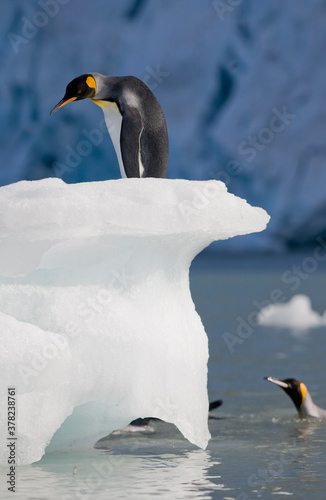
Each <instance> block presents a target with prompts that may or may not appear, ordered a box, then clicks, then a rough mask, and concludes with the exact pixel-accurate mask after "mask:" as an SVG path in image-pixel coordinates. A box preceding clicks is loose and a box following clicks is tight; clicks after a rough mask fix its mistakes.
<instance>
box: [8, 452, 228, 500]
mask: <svg viewBox="0 0 326 500" xmlns="http://www.w3.org/2000/svg"><path fill="white" fill-rule="evenodd" d="M219 463H220V462H219V461H218V460H215V459H213V458H212V457H211V454H210V452H209V451H203V450H198V449H196V450H190V451H187V452H184V453H182V454H181V455H180V454H173V453H167V454H164V455H148V456H139V455H131V454H127V455H116V454H113V453H110V452H109V453H108V452H103V451H95V450H91V453H90V450H87V452H86V451H85V452H80V453H78V454H77V453H62V452H60V453H51V454H48V455H47V456H45V457H44V459H42V460H41V461H40V462H38V463H37V464H35V465H34V466H26V467H21V468H20V469H19V480H18V488H17V492H16V495H15V499H24V500H29V499H32V498H33V499H37V498H40V499H41V498H47V499H49V500H52V499H56V500H57V499H58V498H60V500H68V499H69V500H72V499H79V498H83V499H88V498H89V499H91V498H92V499H93V498H95V497H96V498H97V499H98V500H102V499H103V500H104V499H105V500H107V498H108V493H109V497H110V498H119V499H123V498H128V499H129V500H131V499H138V498H139V499H142V500H143V499H145V498H149V497H151V496H153V495H156V496H159V497H160V499H165V498H166V499H169V500H171V499H176V498H178V499H183V498H184V499H192V498H196V499H204V498H205V499H213V498H214V496H213V492H215V491H217V490H219V491H221V490H222V491H226V490H227V488H225V487H224V485H223V484H222V483H221V478H220V476H219V475H218V474H216V472H214V473H213V469H214V471H216V469H217V467H218V465H219ZM31 483H33V488H31ZM1 498H5V497H1Z"/></svg>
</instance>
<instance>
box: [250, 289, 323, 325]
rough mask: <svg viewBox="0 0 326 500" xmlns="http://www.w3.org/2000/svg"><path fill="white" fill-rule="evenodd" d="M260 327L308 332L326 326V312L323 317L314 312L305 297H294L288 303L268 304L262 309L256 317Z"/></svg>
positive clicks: (308, 299)
mask: <svg viewBox="0 0 326 500" xmlns="http://www.w3.org/2000/svg"><path fill="white" fill-rule="evenodd" d="M257 322H258V324H259V325H262V326H275V327H276V328H289V329H292V330H299V331H303V330H308V329H309V328H317V327H319V326H325V325H326V311H325V313H324V314H323V315H321V314H319V313H318V312H317V311H314V310H313V309H312V307H311V300H310V298H309V297H308V296H307V295H304V294H297V295H294V296H293V297H292V298H291V299H290V300H289V301H288V302H285V303H281V304H269V305H268V306H265V307H263V308H262V309H261V310H260V311H259V314H258V316H257Z"/></svg>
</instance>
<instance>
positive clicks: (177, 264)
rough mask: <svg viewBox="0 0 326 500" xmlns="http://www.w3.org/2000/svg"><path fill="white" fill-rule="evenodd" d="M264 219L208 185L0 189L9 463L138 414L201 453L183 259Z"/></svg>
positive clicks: (198, 326)
mask: <svg viewBox="0 0 326 500" xmlns="http://www.w3.org/2000/svg"><path fill="white" fill-rule="evenodd" d="M268 219H269V216H268V215H267V214H266V212H265V211H264V210H262V209H260V208H253V207H251V206H250V205H249V204H247V203H246V201H245V200H242V199H240V198H237V197H235V196H234V195H232V194H230V193H228V192H227V190H226V187H225V185H224V184H223V183H221V182H217V181H207V182H195V181H186V180H165V179H120V180H111V181H104V182H96V183H80V184H71V185H69V184H65V183H64V182H63V181H62V180H60V179H50V178H49V179H44V180H40V181H32V182H28V181H21V182H19V183H16V184H12V185H8V186H4V187H2V188H0V276H1V278H0V325H1V327H0V331H1V352H0V358H1V362H0V366H1V394H0V398H1V406H0V408H1V418H0V426H1V428H0V436H1V456H0V459H1V462H2V463H5V462H6V458H7V452H8V450H7V449H6V442H7V425H6V411H7V409H6V405H5V404H3V403H5V402H6V397H7V392H6V391H7V387H15V388H16V392H17V401H16V405H17V419H18V420H17V438H18V440H17V443H18V444H17V460H18V463H22V464H26V463H31V462H33V461H36V460H38V459H40V458H41V456H42V455H43V453H44V451H45V449H47V450H48V451H50V450H55V449H58V448H60V449H62V448H66V447H69V446H71V445H80V444H81V442H82V441H84V443H85V440H86V441H87V442H88V443H94V442H95V440H96V439H97V438H99V437H102V436H103V435H106V434H107V433H108V432H110V431H112V430H113V429H115V428H119V427H122V426H124V425H126V424H128V423H129V422H130V421H131V420H133V419H134V418H137V417H147V416H152V417H158V418H161V419H163V420H165V421H167V422H172V423H174V424H175V425H176V426H177V427H178V428H179V429H180V431H181V432H182V433H183V435H184V436H185V437H186V438H187V439H188V440H189V441H191V442H192V443H195V444H196V445H198V446H200V447H202V448H205V447H206V445H207V441H208V439H209V432H208V427H207V418H208V399H207V387H206V385H207V359H208V346H207V337H206V334H205V330H204V327H203V325H202V323H201V320H200V318H199V316H198V314H197V313H196V310H195V307H194V304H193V302H192V299H191V294H190V290H189V266H190V264H191V261H192V259H193V258H194V256H195V255H196V254H197V253H199V252H200V251H201V250H202V249H203V248H204V247H206V246H207V245H209V244H210V243H211V242H212V241H214V240H218V239H227V238H230V237H232V236H235V235H240V234H247V233H250V232H255V231H262V230H263V229H264V228H265V226H266V224H267V222H268ZM46 447H47V448H46Z"/></svg>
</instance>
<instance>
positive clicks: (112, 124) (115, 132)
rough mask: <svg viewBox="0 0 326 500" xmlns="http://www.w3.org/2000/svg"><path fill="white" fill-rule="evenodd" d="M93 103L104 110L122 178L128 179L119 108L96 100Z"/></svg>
mask: <svg viewBox="0 0 326 500" xmlns="http://www.w3.org/2000/svg"><path fill="white" fill-rule="evenodd" d="M93 102H95V104H97V105H98V106H100V107H101V108H102V110H103V113H104V119H105V123H106V126H107V129H108V131H109V134H110V137H111V140H112V143H113V146H114V149H115V152H116V155H117V158H118V162H119V167H120V173H121V177H127V176H126V172H125V169H124V166H123V161H122V156H121V147H120V135H121V123H122V116H121V114H120V111H119V108H118V106H117V105H116V103H115V102H108V101H101V100H96V99H93Z"/></svg>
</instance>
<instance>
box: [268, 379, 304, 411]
mask: <svg viewBox="0 0 326 500" xmlns="http://www.w3.org/2000/svg"><path fill="white" fill-rule="evenodd" d="M264 378H265V380H268V381H269V382H272V383H273V384H276V385H278V386H279V387H282V389H283V390H284V391H285V392H286V394H287V395H288V396H290V398H291V399H292V401H293V403H294V406H295V407H296V409H297V411H298V413H299V417H300V418H301V416H302V415H301V408H302V407H303V405H304V402H305V398H306V394H307V392H308V390H307V387H306V386H305V384H304V383H303V382H300V381H299V380H297V379H296V378H285V379H283V380H280V379H278V378H275V377H264Z"/></svg>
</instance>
